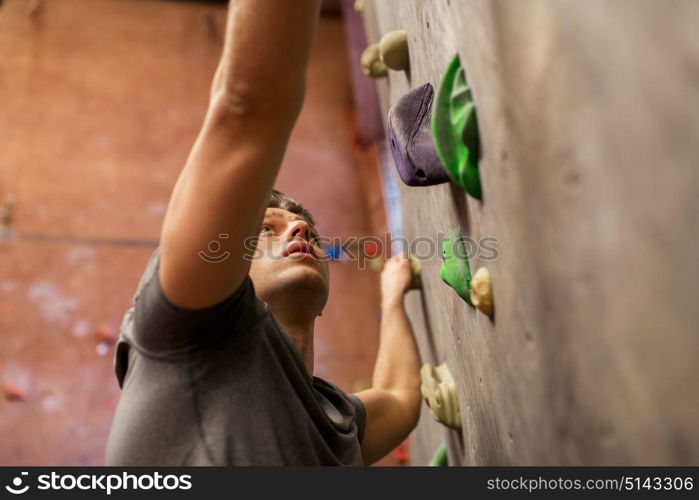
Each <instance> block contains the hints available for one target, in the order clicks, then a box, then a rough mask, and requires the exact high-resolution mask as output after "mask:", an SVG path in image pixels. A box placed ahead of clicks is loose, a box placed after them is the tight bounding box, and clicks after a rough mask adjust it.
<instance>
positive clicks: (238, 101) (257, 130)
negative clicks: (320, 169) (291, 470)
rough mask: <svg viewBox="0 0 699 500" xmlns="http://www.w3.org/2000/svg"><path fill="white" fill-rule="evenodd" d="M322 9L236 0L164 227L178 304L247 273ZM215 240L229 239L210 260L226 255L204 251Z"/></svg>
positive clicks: (316, 0) (164, 270)
mask: <svg viewBox="0 0 699 500" xmlns="http://www.w3.org/2000/svg"><path fill="white" fill-rule="evenodd" d="M319 8H320V0H294V1H289V0H232V1H231V2H230V5H229V8H228V18H227V25H226V36H225V42H224V48H223V54H222V56H221V61H220V63H219V66H218V69H217V71H216V75H215V78H214V82H213V84H212V88H211V97H210V102H209V108H208V112H207V114H206V117H205V119H204V124H203V126H202V129H201V131H200V133H199V136H198V137H197V140H196V142H195V144H194V146H193V148H192V151H191V153H190V154H189V157H188V158H187V161H186V163H185V166H184V168H183V170H182V172H181V174H180V176H179V179H178V180H177V184H176V185H175V189H174V191H173V193H172V196H171V198H170V203H169V205H168V209H167V213H166V215H165V221H164V224H163V228H162V233H161V241H160V244H161V257H160V268H159V277H160V281H161V283H162V287H163V291H164V292H165V295H166V296H167V297H168V298H169V299H170V300H171V301H172V302H173V303H175V304H176V305H178V306H181V307H186V308H191V309H198V308H204V307H207V306H211V305H213V304H216V303H218V302H220V301H221V300H223V299H224V298H226V297H227V296H229V295H230V294H231V293H233V292H234V291H235V290H236V289H237V288H238V287H239V286H240V284H241V283H242V282H243V280H244V279H245V276H246V275H247V273H248V269H249V262H248V261H246V260H245V259H244V258H243V255H244V241H245V239H246V238H248V237H250V236H255V235H257V234H258V229H259V228H258V226H259V224H260V220H261V218H262V215H263V213H264V209H265V207H266V205H267V202H268V200H269V196H270V193H271V190H272V186H273V184H274V181H275V179H276V176H277V172H278V170H279V166H280V165H281V161H282V156H283V154H284V151H285V149H286V145H287V141H288V139H289V134H290V133H291V129H292V127H293V124H294V122H295V121H296V117H297V115H298V112H299V110H300V108H301V104H302V102H303V95H304V89H305V73H306V66H307V64H308V58H309V53H310V48H311V43H312V40H313V34H314V31H315V24H316V21H317V17H318V11H319ZM212 241H218V244H219V245H220V248H218V251H217V252H216V254H215V255H212V257H214V259H209V260H216V261H218V262H211V261H207V260H205V259H204V258H202V257H200V255H199V253H200V252H206V253H209V254H211V253H212V252H211V251H210V250H209V244H210V243H211V242H212ZM211 248H212V249H217V247H216V246H212V247H211ZM226 255H227V257H225V258H223V257H224V256H226ZM221 259H222V260H221Z"/></svg>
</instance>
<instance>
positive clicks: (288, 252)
mask: <svg viewBox="0 0 699 500" xmlns="http://www.w3.org/2000/svg"><path fill="white" fill-rule="evenodd" d="M317 239H318V235H317V233H316V231H315V228H313V227H312V226H311V225H309V224H308V222H306V220H305V219H303V218H302V217H301V216H299V215H296V214H294V213H291V212H289V211H287V210H282V209H280V208H268V209H267V210H266V211H265V216H264V218H263V220H262V226H261V228H260V234H259V243H258V245H257V251H256V253H255V258H254V259H253V260H252V263H251V265H250V277H251V278H252V281H253V284H254V285H255V291H256V292H257V295H258V296H259V297H260V298H261V299H262V300H265V301H267V302H271V301H272V299H279V298H281V299H282V300H283V299H284V297H285V294H306V296H307V297H308V295H307V294H309V293H310V294H311V296H312V297H313V298H314V299H316V300H317V301H318V303H319V305H320V308H321V309H322V307H323V306H324V305H325V302H326V301H327V297H328V259H327V255H326V254H325V252H324V251H323V250H322V249H321V248H320V246H319V245H318V242H317ZM315 305H317V304H314V306H315Z"/></svg>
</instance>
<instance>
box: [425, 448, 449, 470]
mask: <svg viewBox="0 0 699 500" xmlns="http://www.w3.org/2000/svg"><path fill="white" fill-rule="evenodd" d="M448 465H449V456H448V454H447V447H446V446H444V444H440V445H439V447H438V448H437V450H436V451H435V452H434V456H433V457H432V460H430V467H446V466H448Z"/></svg>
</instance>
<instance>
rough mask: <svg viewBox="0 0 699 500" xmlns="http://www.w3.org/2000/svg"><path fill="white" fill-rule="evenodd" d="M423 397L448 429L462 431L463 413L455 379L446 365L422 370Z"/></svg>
mask: <svg viewBox="0 0 699 500" xmlns="http://www.w3.org/2000/svg"><path fill="white" fill-rule="evenodd" d="M420 377H421V378H422V387H421V390H422V397H423V398H425V401H426V402H427V406H429V407H430V410H431V411H432V416H433V417H434V418H435V420H437V422H440V423H442V424H444V425H446V426H447V427H451V428H452V429H457V430H459V429H461V412H460V411H459V400H458V398H457V397H456V384H455V383H454V377H452V376H451V372H450V371H449V368H448V367H447V364H446V363H442V364H441V365H439V366H437V367H434V366H432V365H431V364H429V363H427V364H425V365H424V366H423V367H422V369H421V370H420Z"/></svg>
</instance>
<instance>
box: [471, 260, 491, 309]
mask: <svg viewBox="0 0 699 500" xmlns="http://www.w3.org/2000/svg"><path fill="white" fill-rule="evenodd" d="M471 304H473V305H474V306H476V307H477V308H478V309H480V311H481V312H482V313H483V314H486V315H488V316H492V315H493V288H492V287H491V286H490V273H489V272H488V270H487V269H486V268H485V267H481V268H479V269H478V271H476V274H474V275H473V279H471Z"/></svg>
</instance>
